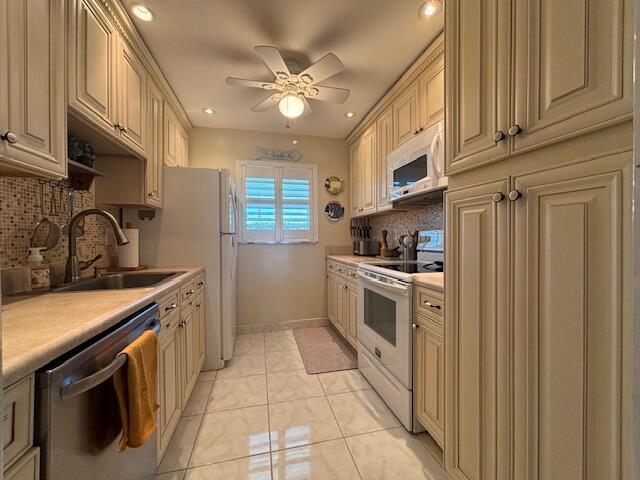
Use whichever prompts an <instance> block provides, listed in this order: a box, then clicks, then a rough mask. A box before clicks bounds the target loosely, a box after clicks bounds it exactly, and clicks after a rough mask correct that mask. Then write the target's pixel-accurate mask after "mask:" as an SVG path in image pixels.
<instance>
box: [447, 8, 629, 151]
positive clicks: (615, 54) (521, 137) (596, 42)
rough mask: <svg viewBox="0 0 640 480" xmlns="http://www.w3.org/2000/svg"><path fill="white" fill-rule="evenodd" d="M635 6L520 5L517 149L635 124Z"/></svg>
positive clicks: (514, 141)
mask: <svg viewBox="0 0 640 480" xmlns="http://www.w3.org/2000/svg"><path fill="white" fill-rule="evenodd" d="M631 4H632V2H631V1H629V0H565V1H562V2H557V1H553V0H518V1H516V9H515V12H516V15H515V22H516V23H515V35H516V38H515V47H514V54H515V62H514V64H515V72H514V74H515V81H514V82H513V85H514V96H515V113H514V118H513V121H512V124H513V125H519V126H520V127H521V129H522V132H521V133H517V134H516V133H515V132H516V131H517V130H516V129H514V130H513V132H512V133H514V134H515V136H514V139H513V151H515V152H518V151H523V150H528V149H532V148H538V147H540V146H542V145H546V144H549V143H552V142H556V141H559V140H563V139H565V138H568V137H573V136H576V135H580V134H583V133H586V132H589V131H592V130H595V129H598V128H603V127H606V126H608V125H611V124H612V123H616V122H620V121H623V120H626V119H630V118H631V115H632V110H633V107H632V83H633V80H632V68H633V62H632V55H633V52H632V48H631V46H632V45H633V38H632V37H633V23H632V21H633V19H632V17H633V15H631V12H632V11H633V7H632V5H631ZM447 38H448V37H447Z"/></svg>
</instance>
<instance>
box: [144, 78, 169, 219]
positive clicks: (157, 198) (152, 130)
mask: <svg viewBox="0 0 640 480" xmlns="http://www.w3.org/2000/svg"><path fill="white" fill-rule="evenodd" d="M163 104H164V100H163V98H162V94H161V93H160V90H159V89H158V87H157V86H156V84H155V83H153V82H152V81H149V82H148V83H147V135H146V142H147V146H146V151H147V164H146V168H145V174H146V178H145V197H146V199H145V201H146V203H147V204H148V205H150V206H154V207H162V162H163V149H164V110H163Z"/></svg>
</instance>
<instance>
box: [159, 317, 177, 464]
mask: <svg viewBox="0 0 640 480" xmlns="http://www.w3.org/2000/svg"><path fill="white" fill-rule="evenodd" d="M179 321H180V316H179V315H178V314H176V315H174V318H173V319H172V320H171V321H170V322H169V324H168V327H165V328H166V330H165V331H163V332H161V333H160V338H159V342H158V403H159V404H160V410H159V413H158V443H159V455H158V456H159V457H160V456H162V454H163V453H164V451H165V449H166V448H167V445H168V444H169V440H170V439H171V435H172V434H173V431H174V430H175V427H176V425H177V424H178V420H179V419H180V412H181V408H182V407H181V401H182V391H183V390H182V381H181V378H180V370H181V363H180V356H181V352H180V335H179V329H178V323H179Z"/></svg>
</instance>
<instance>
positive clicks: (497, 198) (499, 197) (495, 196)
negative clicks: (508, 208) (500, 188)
mask: <svg viewBox="0 0 640 480" xmlns="http://www.w3.org/2000/svg"><path fill="white" fill-rule="evenodd" d="M491 200H493V202H494V203H500V202H501V201H502V200H504V193H502V192H496V193H494V194H493V195H491Z"/></svg>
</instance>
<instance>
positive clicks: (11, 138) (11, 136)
mask: <svg viewBox="0 0 640 480" xmlns="http://www.w3.org/2000/svg"><path fill="white" fill-rule="evenodd" d="M0 139H2V140H6V141H7V142H9V143H16V142H17V141H18V136H17V135H16V134H15V133H13V132H6V133H3V134H2V135H0Z"/></svg>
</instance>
